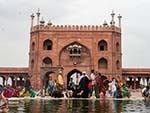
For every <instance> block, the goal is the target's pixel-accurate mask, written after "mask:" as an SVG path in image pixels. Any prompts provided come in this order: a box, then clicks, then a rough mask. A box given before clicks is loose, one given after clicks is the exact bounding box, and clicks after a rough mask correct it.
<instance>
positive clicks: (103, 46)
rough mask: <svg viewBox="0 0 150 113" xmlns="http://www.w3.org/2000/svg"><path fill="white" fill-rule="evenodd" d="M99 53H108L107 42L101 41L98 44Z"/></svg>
mask: <svg viewBox="0 0 150 113" xmlns="http://www.w3.org/2000/svg"><path fill="white" fill-rule="evenodd" d="M98 49H99V51H107V42H106V41H105V40H101V41H99V43H98Z"/></svg>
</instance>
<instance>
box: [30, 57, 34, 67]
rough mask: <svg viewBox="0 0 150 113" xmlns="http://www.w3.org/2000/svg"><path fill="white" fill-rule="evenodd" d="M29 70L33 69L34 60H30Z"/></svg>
mask: <svg viewBox="0 0 150 113" xmlns="http://www.w3.org/2000/svg"><path fill="white" fill-rule="evenodd" d="M31 68H32V69H33V68H34V60H33V59H32V60H31Z"/></svg>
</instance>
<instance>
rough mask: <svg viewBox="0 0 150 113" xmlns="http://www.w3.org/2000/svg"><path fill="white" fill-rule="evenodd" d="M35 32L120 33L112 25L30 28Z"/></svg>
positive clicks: (40, 26)
mask: <svg viewBox="0 0 150 113" xmlns="http://www.w3.org/2000/svg"><path fill="white" fill-rule="evenodd" d="M35 31H77V32H80V31H84V32H87V31H88V32H89V31H93V32H100V31H106V32H108V31H110V32H112V31H115V32H118V33H121V29H120V28H119V27H116V26H112V25H110V26H109V25H99V26H98V25H36V26H33V27H32V28H31V32H35Z"/></svg>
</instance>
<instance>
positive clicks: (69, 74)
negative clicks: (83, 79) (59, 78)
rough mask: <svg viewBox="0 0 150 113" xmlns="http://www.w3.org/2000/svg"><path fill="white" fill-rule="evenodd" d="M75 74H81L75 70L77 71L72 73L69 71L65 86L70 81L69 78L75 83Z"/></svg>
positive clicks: (74, 70)
mask: <svg viewBox="0 0 150 113" xmlns="http://www.w3.org/2000/svg"><path fill="white" fill-rule="evenodd" d="M77 74H80V75H81V74H82V73H81V71H79V70H77V69H73V70H72V71H70V72H69V73H68V74H67V86H68V83H69V80H70V77H72V78H73V81H75V78H76V77H77Z"/></svg>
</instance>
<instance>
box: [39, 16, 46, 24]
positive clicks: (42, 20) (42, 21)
mask: <svg viewBox="0 0 150 113" xmlns="http://www.w3.org/2000/svg"><path fill="white" fill-rule="evenodd" d="M44 23H45V21H44V19H43V17H42V19H41V21H40V25H44Z"/></svg>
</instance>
